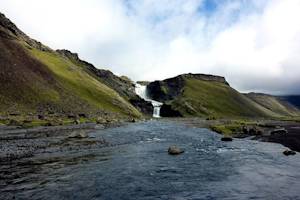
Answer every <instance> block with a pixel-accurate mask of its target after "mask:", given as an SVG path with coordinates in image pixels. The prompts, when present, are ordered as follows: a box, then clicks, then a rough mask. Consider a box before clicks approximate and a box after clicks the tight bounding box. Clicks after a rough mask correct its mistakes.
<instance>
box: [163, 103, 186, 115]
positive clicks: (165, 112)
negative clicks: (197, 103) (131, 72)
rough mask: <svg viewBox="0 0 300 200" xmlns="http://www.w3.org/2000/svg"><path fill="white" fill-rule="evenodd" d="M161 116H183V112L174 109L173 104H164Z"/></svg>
mask: <svg viewBox="0 0 300 200" xmlns="http://www.w3.org/2000/svg"><path fill="white" fill-rule="evenodd" d="M160 116H161V117H182V115H181V113H180V112H179V111H177V110H174V109H173V108H172V106H171V105H167V104H163V105H162V106H161V108H160Z"/></svg>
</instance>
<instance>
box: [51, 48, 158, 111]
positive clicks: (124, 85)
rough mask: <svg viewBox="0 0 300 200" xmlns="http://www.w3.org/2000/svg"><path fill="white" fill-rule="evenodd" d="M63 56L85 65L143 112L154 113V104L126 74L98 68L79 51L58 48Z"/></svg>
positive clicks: (90, 71) (89, 70)
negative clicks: (82, 57) (81, 55)
mask: <svg viewBox="0 0 300 200" xmlns="http://www.w3.org/2000/svg"><path fill="white" fill-rule="evenodd" d="M56 52H58V53H59V54H61V55H62V56H65V57H67V58H69V59H71V60H73V61H75V62H76V63H78V64H79V65H81V66H85V68H86V70H87V72H88V73H89V74H91V75H92V76H94V77H97V78H98V80H99V81H100V82H102V83H104V84H105V85H107V86H109V87H110V88H112V89H114V90H115V91H117V92H118V93H119V94H120V95H121V96H122V97H123V98H125V99H126V100H127V101H129V102H130V103H131V104H132V105H133V106H135V107H136V108H137V109H138V110H140V111H141V112H142V113H144V114H147V115H152V113H153V106H152V104H151V103H150V102H147V101H145V100H144V99H142V98H140V97H139V96H138V95H137V94H136V93H135V84H134V82H133V81H131V80H130V79H129V78H128V77H126V76H121V77H119V76H116V75H115V74H113V73H112V72H111V71H109V70H104V69H97V68H96V67H94V65H92V64H91V63H88V62H86V61H83V60H81V59H80V58H79V57H78V54H77V53H72V52H71V51H69V50H65V49H63V50H56Z"/></svg>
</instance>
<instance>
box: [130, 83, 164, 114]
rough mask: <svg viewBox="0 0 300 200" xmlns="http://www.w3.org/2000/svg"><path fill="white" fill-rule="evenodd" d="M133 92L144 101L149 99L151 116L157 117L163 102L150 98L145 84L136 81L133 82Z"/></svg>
mask: <svg viewBox="0 0 300 200" xmlns="http://www.w3.org/2000/svg"><path fill="white" fill-rule="evenodd" d="M135 93H136V94H137V95H139V96H140V97H141V98H142V99H144V100H145V101H149V102H151V103H152V106H153V117H156V118H159V117H160V108H161V106H162V105H163V103H161V102H158V101H155V100H152V99H150V98H149V97H148V96H147V86H145V85H141V84H138V83H136V84H135Z"/></svg>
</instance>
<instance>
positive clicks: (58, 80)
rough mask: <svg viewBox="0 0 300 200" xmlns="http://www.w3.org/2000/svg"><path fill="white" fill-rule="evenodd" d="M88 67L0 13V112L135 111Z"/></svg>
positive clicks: (125, 114) (92, 113)
mask: <svg viewBox="0 0 300 200" xmlns="http://www.w3.org/2000/svg"><path fill="white" fill-rule="evenodd" d="M92 67H93V66H92V65H91V64H89V63H87V62H85V61H82V60H80V59H79V58H78V55H77V54H73V53H71V52H69V51H57V52H56V51H53V50H51V49H50V48H49V47H47V46H45V45H43V44H41V43H40V42H38V41H36V40H34V39H31V38H30V37H28V36H27V35H26V34H24V33H23V32H22V31H20V30H19V29H18V28H17V27H16V26H15V25H14V24H13V23H12V22H11V21H10V20H9V19H7V18H6V17H5V16H4V15H3V14H0V112H1V113H0V114H5V113H11V112H19V113H22V114H24V115H25V114H28V113H31V114H32V113H39V114H45V115H46V114H47V113H56V114H57V115H69V114H70V113H75V114H76V113H86V115H89V116H97V115H106V116H109V115H114V116H115V117H120V118H122V117H138V116H140V115H141V114H140V112H139V111H138V110H137V109H135V108H134V107H133V106H132V105H131V104H130V103H129V102H128V101H127V100H126V99H124V98H123V97H122V96H121V95H120V94H119V93H118V92H116V91H115V90H113V89H112V88H110V87H109V86H107V85H106V84H105V83H104V81H102V80H100V79H101V78H98V77H96V75H94V74H93V73H92V72H90V71H91V70H89V68H92Z"/></svg>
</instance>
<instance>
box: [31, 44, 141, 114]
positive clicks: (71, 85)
mask: <svg viewBox="0 0 300 200" xmlns="http://www.w3.org/2000/svg"><path fill="white" fill-rule="evenodd" d="M31 53H32V55H33V56H34V57H36V58H38V59H39V60H40V61H41V62H42V63H44V64H45V65H47V67H49V69H50V70H51V71H52V72H53V73H54V74H55V75H56V76H57V77H58V79H59V81H60V83H61V84H62V85H64V86H65V88H66V89H67V90H69V91H72V92H73V93H75V94H76V96H78V97H79V98H81V99H83V100H85V101H86V102H88V103H89V104H91V105H93V106H95V107H96V108H99V109H104V110H109V111H113V112H118V113H123V114H129V113H130V114H132V115H135V116H138V115H139V113H138V111H137V110H136V109H135V108H134V107H133V106H131V105H129V104H128V102H126V101H125V100H124V99H123V98H121V97H120V96H119V94H118V93H117V92H115V91H113V90H112V89H110V88H109V87H107V86H106V85H104V84H102V83H101V82H99V81H98V80H96V79H95V78H94V77H92V76H91V75H89V74H88V73H86V72H85V71H84V69H83V68H82V67H81V66H80V67H79V66H77V65H74V63H73V62H72V61H70V60H68V59H66V58H63V57H61V56H60V55H58V54H57V53H55V52H43V51H39V50H37V49H33V50H31Z"/></svg>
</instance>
